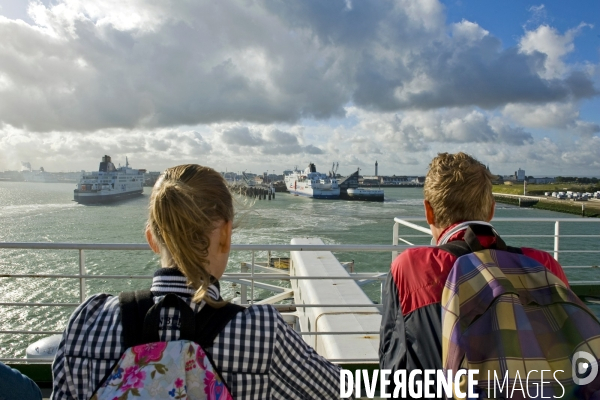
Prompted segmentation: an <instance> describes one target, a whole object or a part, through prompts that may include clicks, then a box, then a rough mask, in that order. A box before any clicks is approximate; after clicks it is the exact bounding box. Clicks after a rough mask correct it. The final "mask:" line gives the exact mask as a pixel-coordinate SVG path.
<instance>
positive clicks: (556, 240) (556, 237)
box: [554, 221, 560, 261]
mask: <svg viewBox="0 0 600 400" xmlns="http://www.w3.org/2000/svg"><path fill="white" fill-rule="evenodd" d="M559 244H560V221H556V222H555V223H554V259H555V260H556V261H558V248H559Z"/></svg>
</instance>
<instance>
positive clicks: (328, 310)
mask: <svg viewBox="0 0 600 400" xmlns="http://www.w3.org/2000/svg"><path fill="white" fill-rule="evenodd" d="M291 244H292V245H323V244H324V243H323V241H322V240H321V239H319V238H294V239H292V241H291ZM290 258H291V262H290V276H297V277H302V276H312V277H317V276H318V277H327V276H332V277H340V276H350V275H349V274H348V272H347V271H346V269H345V268H344V267H343V266H342V265H341V264H340V262H339V261H338V260H337V258H335V256H334V255H333V254H332V253H331V252H330V251H291V252H290ZM291 282H292V288H293V290H294V303H296V304H297V305H298V306H297V311H296V314H297V315H298V323H299V324H300V331H302V332H318V333H320V334H319V335H309V334H305V335H304V340H306V342H307V343H308V344H310V345H311V346H312V347H313V348H314V349H315V350H316V351H317V352H318V353H319V354H320V355H322V356H323V357H325V358H327V359H329V360H330V361H334V362H360V361H362V360H373V359H377V358H378V349H379V335H374V334H369V333H368V332H373V331H377V330H379V326H380V324H381V313H380V312H379V310H378V308H377V307H375V306H373V307H367V305H371V304H373V302H372V301H371V300H370V299H369V298H368V297H367V295H366V294H365V293H364V292H363V290H362V289H361V288H360V287H359V286H358V285H357V283H356V281H354V280H352V279H323V280H301V279H298V280H291ZM300 304H324V305H331V304H336V305H339V307H318V306H317V307H310V308H309V307H307V308H303V307H301V306H300ZM363 304H364V305H365V307H348V306H347V305H363ZM361 331H364V332H366V333H365V334H361V333H357V332H361ZM329 332H331V333H333V334H331V335H327V334H325V333H329ZM339 332H354V333H352V334H340V333H339Z"/></svg>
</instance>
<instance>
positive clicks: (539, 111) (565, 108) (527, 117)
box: [502, 103, 600, 136]
mask: <svg viewBox="0 0 600 400" xmlns="http://www.w3.org/2000/svg"><path fill="white" fill-rule="evenodd" d="M502 113H503V114H504V115H506V116H507V117H509V118H511V119H512V120H513V121H515V122H517V123H518V124H520V125H522V126H525V127H528V128H547V129H558V130H562V131H566V132H568V133H575V134H577V135H582V136H592V135H594V134H596V133H598V132H600V126H599V125H598V124H595V123H591V122H586V121H582V120H580V119H579V110H578V109H577V107H576V105H575V104H573V103H548V104H544V105H532V104H508V105H507V106H506V107H504V109H503V111H502Z"/></svg>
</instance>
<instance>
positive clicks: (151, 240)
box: [146, 227, 160, 254]
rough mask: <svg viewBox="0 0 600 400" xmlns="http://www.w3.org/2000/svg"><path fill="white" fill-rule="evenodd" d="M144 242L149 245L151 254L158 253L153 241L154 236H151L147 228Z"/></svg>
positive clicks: (156, 245)
mask: <svg viewBox="0 0 600 400" xmlns="http://www.w3.org/2000/svg"><path fill="white" fill-rule="evenodd" d="M146 241H147V242H148V244H149V245H150V248H151V249H152V251H153V252H155V253H156V254H158V253H160V250H159V248H158V244H157V243H156V241H155V240H154V236H152V232H150V228H149V227H147V228H146Z"/></svg>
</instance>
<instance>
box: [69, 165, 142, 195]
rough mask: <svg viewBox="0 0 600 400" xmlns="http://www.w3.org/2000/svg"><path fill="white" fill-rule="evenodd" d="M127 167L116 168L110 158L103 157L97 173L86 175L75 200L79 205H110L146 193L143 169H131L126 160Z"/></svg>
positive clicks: (80, 182) (76, 190)
mask: <svg viewBox="0 0 600 400" xmlns="http://www.w3.org/2000/svg"><path fill="white" fill-rule="evenodd" d="M125 161H126V162H125V166H124V167H119V168H116V167H115V165H114V164H113V163H112V161H111V159H110V156H106V155H105V156H104V157H102V162H100V167H99V168H98V171H97V172H92V173H85V174H84V175H83V176H82V177H81V180H80V181H79V183H78V184H77V189H75V190H74V199H75V201H76V202H78V203H82V204H92V203H110V202H114V201H119V200H124V199H128V198H131V197H136V196H139V195H141V194H142V193H143V191H144V172H146V171H145V170H143V169H133V168H129V160H127V158H125Z"/></svg>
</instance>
